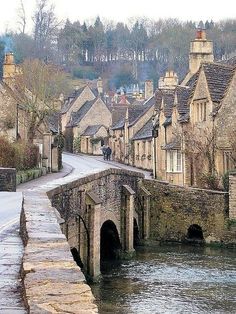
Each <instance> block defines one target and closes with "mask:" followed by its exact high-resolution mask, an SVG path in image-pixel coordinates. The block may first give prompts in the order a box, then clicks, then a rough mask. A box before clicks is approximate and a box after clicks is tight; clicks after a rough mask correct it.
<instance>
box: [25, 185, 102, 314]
mask: <svg viewBox="0 0 236 314" xmlns="http://www.w3.org/2000/svg"><path fill="white" fill-rule="evenodd" d="M58 217H59V214H58V213H57V211H56V210H55V209H54V208H52V206H51V204H50V201H49V199H48V197H47V195H46V193H40V192H32V191H30V192H27V193H25V194H24V206H23V211H22V215H21V234H22V238H23V241H24V245H25V254H24V258H23V264H22V277H23V280H24V288H25V295H24V297H25V303H26V306H27V308H28V313H33V314H44V313H78V314H95V313H98V310H97V306H96V304H95V303H94V300H95V299H94V297H93V295H92V292H91V289H90V287H89V286H88V285H87V284H86V282H85V277H84V275H83V273H82V271H81V269H80V268H79V267H78V266H77V265H76V263H75V262H74V260H73V258H72V255H71V254H70V248H69V245H68V242H67V240H66V237H65V236H64V235H63V234H62V232H61V229H60V226H59V223H58Z"/></svg>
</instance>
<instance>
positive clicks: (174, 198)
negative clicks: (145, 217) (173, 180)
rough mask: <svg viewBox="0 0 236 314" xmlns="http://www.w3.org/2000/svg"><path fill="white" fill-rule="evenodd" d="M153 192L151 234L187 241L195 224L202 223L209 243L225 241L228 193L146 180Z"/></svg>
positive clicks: (165, 239)
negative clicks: (189, 231)
mask: <svg viewBox="0 0 236 314" xmlns="http://www.w3.org/2000/svg"><path fill="white" fill-rule="evenodd" d="M144 186H145V187H146V189H147V190H148V191H149V192H151V200H150V202H151V204H150V238H151V239H155V240H160V241H178V242H183V241H185V240H186V238H187V235H188V229H189V227H190V226H191V225H198V226H200V227H201V229H202V232H203V237H204V239H205V241H206V243H209V244H210V243H212V242H214V243H215V242H217V243H222V242H223V241H224V235H225V219H226V218H227V216H228V193H226V192H220V191H213V190H204V189H198V188H191V187H182V186H178V185H173V184H169V183H167V182H161V181H157V180H144Z"/></svg>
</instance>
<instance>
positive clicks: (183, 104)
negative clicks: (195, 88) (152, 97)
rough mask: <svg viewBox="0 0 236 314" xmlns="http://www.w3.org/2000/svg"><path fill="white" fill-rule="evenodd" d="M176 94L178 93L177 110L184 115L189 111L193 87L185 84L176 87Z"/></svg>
mask: <svg viewBox="0 0 236 314" xmlns="http://www.w3.org/2000/svg"><path fill="white" fill-rule="evenodd" d="M175 92H176V95H177V110H178V113H179V114H180V115H184V114H186V113H187V112H189V106H188V101H189V97H190V95H191V88H189V87H184V86H177V87H176V90H175Z"/></svg>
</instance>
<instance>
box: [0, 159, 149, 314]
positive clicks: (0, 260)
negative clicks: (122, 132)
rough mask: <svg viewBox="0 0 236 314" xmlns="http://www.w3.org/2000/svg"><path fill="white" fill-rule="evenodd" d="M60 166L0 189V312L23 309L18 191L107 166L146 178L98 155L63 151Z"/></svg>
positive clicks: (49, 185) (46, 186)
mask: <svg viewBox="0 0 236 314" xmlns="http://www.w3.org/2000/svg"><path fill="white" fill-rule="evenodd" d="M63 165H64V166H63V169H62V171H60V172H58V173H51V174H48V175H46V176H43V177H40V178H38V179H35V180H32V181H29V182H26V183H23V184H20V185H19V186H18V187H17V192H16V193H15V192H0V217H1V221H0V241H1V245H0V275H1V279H0V314H1V313H4V314H7V313H9V314H14V313H16V314H22V313H26V310H25V308H24V305H23V302H22V291H21V280H20V278H19V271H20V265H21V260H22V257H23V252H24V248H23V244H22V241H21V238H20V235H19V229H20V212H21V207H22V194H23V193H24V192H25V191H33V190H42V191H45V192H46V191H47V190H50V189H51V188H53V187H54V186H55V185H60V184H63V183H66V182H69V181H72V180H75V179H76V178H81V177H84V176H86V175H89V174H93V173H96V172H99V171H102V170H105V169H109V168H111V167H112V168H122V169H127V170H133V171H138V172H142V173H143V174H144V175H145V177H147V178H150V173H149V172H148V171H143V170H140V169H137V168H134V167H130V166H126V165H122V164H119V163H117V162H113V161H105V160H103V157H102V156H87V155H73V154H67V153H65V154H63Z"/></svg>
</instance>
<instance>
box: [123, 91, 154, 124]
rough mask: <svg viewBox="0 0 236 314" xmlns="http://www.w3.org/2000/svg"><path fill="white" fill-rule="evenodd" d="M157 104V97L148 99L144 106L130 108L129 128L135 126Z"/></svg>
mask: <svg viewBox="0 0 236 314" xmlns="http://www.w3.org/2000/svg"><path fill="white" fill-rule="evenodd" d="M155 103H156V98H155V96H152V97H150V98H149V99H147V100H146V101H145V102H144V103H143V105H139V106H138V105H135V106H134V107H133V108H132V107H131V108H129V126H132V125H134V123H135V122H136V121H137V120H138V119H139V118H140V117H141V116H143V115H144V114H145V113H146V112H147V111H148V110H149V109H150V108H151V107H152V106H154V105H155Z"/></svg>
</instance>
